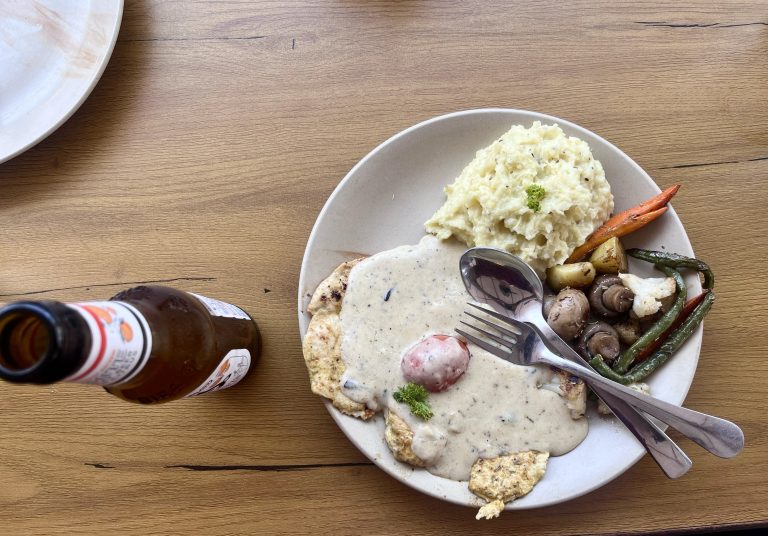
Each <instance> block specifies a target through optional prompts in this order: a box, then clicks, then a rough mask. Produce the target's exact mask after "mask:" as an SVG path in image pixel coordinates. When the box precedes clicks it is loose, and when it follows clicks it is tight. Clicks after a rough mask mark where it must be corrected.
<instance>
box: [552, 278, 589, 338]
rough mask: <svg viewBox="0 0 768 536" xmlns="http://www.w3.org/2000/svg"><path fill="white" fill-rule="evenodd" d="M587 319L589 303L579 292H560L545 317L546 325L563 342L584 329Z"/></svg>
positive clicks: (566, 290) (570, 289)
mask: <svg viewBox="0 0 768 536" xmlns="http://www.w3.org/2000/svg"><path fill="white" fill-rule="evenodd" d="M588 318H589V302H588V301H587V297H586V296H585V295H584V293H583V292H582V291H580V290H576V289H575V288H566V289H563V290H561V291H560V292H559V293H558V295H557V297H556V298H555V302H554V303H553V304H552V307H551V308H550V310H549V314H548V315H547V323H548V324H549V326H550V327H551V328H552V329H553V330H554V331H555V333H557V334H558V335H560V336H561V337H562V338H563V339H564V340H566V341H570V340H573V339H574V338H576V336H577V335H578V334H579V333H580V332H581V330H582V329H584V326H585V325H586V324H587V319H588Z"/></svg>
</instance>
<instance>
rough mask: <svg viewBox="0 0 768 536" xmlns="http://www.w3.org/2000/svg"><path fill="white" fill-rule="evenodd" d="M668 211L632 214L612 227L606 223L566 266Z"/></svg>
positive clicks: (579, 248) (590, 237)
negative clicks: (609, 240) (604, 243)
mask: <svg viewBox="0 0 768 536" xmlns="http://www.w3.org/2000/svg"><path fill="white" fill-rule="evenodd" d="M666 211H667V207H661V208H660V209H658V210H654V211H652V212H647V213H645V214H640V215H636V214H630V215H629V216H628V217H626V218H625V219H623V220H621V221H619V222H617V223H615V224H612V225H610V226H609V225H608V223H607V222H606V223H605V224H604V225H603V226H602V227H600V228H599V229H598V230H597V231H595V232H594V233H592V234H591V235H589V237H588V238H587V241H586V242H584V243H583V244H582V245H580V246H579V247H577V248H576V249H575V250H573V253H571V256H570V257H568V259H566V261H565V262H566V264H568V263H573V262H578V261H579V260H581V258H582V257H584V255H586V254H587V253H589V252H590V251H592V250H593V249H595V248H597V246H599V245H600V244H602V243H603V242H605V241H606V240H608V239H610V238H613V237H614V236H615V237H617V238H619V237H622V236H624V235H628V234H629V233H631V232H634V231H637V230H638V229H640V228H641V227H644V226H645V225H646V224H648V223H650V222H652V221H653V220H655V219H656V218H658V217H659V216H661V215H662V214H664V213H665V212H666ZM611 219H613V218H611ZM609 221H610V220H609Z"/></svg>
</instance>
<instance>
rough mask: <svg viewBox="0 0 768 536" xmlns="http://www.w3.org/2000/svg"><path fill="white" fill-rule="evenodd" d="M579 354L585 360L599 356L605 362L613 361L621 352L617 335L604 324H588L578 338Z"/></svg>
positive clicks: (610, 327)
mask: <svg viewBox="0 0 768 536" xmlns="http://www.w3.org/2000/svg"><path fill="white" fill-rule="evenodd" d="M578 349H579V352H580V353H581V355H582V356H584V357H585V358H586V359H591V358H592V357H594V356H596V355H598V354H599V355H601V356H602V357H603V359H604V360H606V361H613V360H614V359H616V357H618V355H619V352H620V351H621V346H620V345H619V334H618V333H616V330H615V329H613V327H612V326H610V325H609V324H606V323H605V322H602V321H600V322H595V323H594V324H589V325H588V326H587V328H586V329H585V330H584V332H583V333H582V334H581V337H579V345H578Z"/></svg>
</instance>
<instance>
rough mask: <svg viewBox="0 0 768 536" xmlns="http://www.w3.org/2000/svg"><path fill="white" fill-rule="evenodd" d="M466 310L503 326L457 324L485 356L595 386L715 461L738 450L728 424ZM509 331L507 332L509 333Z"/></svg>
mask: <svg viewBox="0 0 768 536" xmlns="http://www.w3.org/2000/svg"><path fill="white" fill-rule="evenodd" d="M469 305H470V306H472V307H475V308H476V309H479V310H481V311H482V312H483V313H485V314H486V315H488V316H490V317H493V318H496V319H498V320H500V321H501V322H503V324H501V325H500V324H499V323H497V322H492V321H491V320H489V319H488V318H487V317H486V318H484V317H481V316H478V315H475V314H472V313H470V312H468V311H465V312H464V314H466V315H467V316H469V317H471V318H473V319H475V320H476V321H477V322H480V323H482V324H484V325H485V326H489V327H491V328H493V329H494V330H495V331H496V332H497V333H498V334H499V335H496V334H494V333H491V332H489V331H487V330H486V329H484V328H482V327H478V326H477V325H476V324H472V323H469V322H465V321H463V320H462V321H461V323H462V324H464V325H465V326H468V327H470V328H472V329H473V330H474V331H476V332H477V333H479V334H480V335H481V336H477V335H472V334H469V333H467V332H465V331H463V330H461V329H458V328H457V329H456V333H458V334H459V335H461V336H462V337H464V338H466V339H467V340H468V341H470V342H472V343H474V344H476V345H477V346H479V347H480V348H482V349H484V350H486V351H488V352H490V353H491V354H493V355H495V356H497V357H500V358H502V359H504V360H505V361H509V362H510V363H514V364H516V365H535V364H539V363H543V364H547V365H551V366H554V367H557V368H559V369H561V370H564V371H566V372H568V373H570V374H573V375H574V376H578V377H579V378H582V379H583V380H584V381H586V382H587V383H589V384H590V385H595V386H599V387H600V388H601V389H603V390H605V391H608V392H609V393H612V394H614V395H615V396H617V397H619V398H621V399H623V400H624V401H625V402H627V403H628V404H630V405H632V406H633V407H635V408H637V409H639V410H642V411H644V412H646V413H648V414H649V415H653V416H654V417H656V418H657V419H659V420H660V421H662V422H665V423H667V424H668V425H670V426H671V427H673V428H675V429H677V430H678V431H679V432H680V433H682V434H683V435H685V436H686V437H688V438H689V439H691V440H692V441H694V442H695V443H697V444H698V445H700V446H701V447H703V448H704V449H706V450H708V451H709V452H711V453H712V454H715V455H716V456H720V457H721V458H731V457H733V456H735V455H736V454H738V453H739V452H740V451H741V449H742V448H743V447H744V433H743V432H742V431H741V429H740V428H739V427H738V426H736V425H735V424H733V423H732V422H730V421H726V420H725V419H720V418H718V417H714V416H712V415H707V414H705V413H699V412H697V411H693V410H691V409H687V408H684V407H679V406H675V405H674V404H670V403H669V402H664V401H663V400H659V399H657V398H653V397H651V396H647V395H644V394H641V393H639V392H637V391H635V390H633V389H630V388H628V387H625V386H623V385H621V384H619V383H616V382H614V381H612V380H609V379H607V378H604V377H602V376H600V375H599V374H597V373H596V372H594V371H593V370H591V369H589V368H586V367H583V366H581V365H579V364H577V363H574V362H572V361H568V360H566V359H563V358H562V357H560V356H558V355H556V354H554V353H552V352H551V351H550V350H549V349H548V348H547V347H546V345H545V344H544V343H543V342H542V340H541V337H540V336H539V334H538V332H537V331H535V330H534V329H533V328H532V327H531V326H529V325H528V324H526V323H524V322H520V321H518V320H514V319H512V318H508V317H506V316H504V315H502V314H499V313H497V312H495V311H491V310H488V309H485V308H483V307H480V306H478V305H475V304H473V303H470V304H469ZM510 327H511V328H513V329H510ZM513 330H514V331H513ZM490 341H493V342H490Z"/></svg>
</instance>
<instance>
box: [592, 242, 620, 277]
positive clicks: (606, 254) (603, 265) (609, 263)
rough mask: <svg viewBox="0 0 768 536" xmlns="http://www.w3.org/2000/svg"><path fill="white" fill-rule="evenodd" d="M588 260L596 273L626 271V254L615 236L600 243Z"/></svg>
mask: <svg viewBox="0 0 768 536" xmlns="http://www.w3.org/2000/svg"><path fill="white" fill-rule="evenodd" d="M589 262H591V263H592V266H594V267H595V270H597V273H598V274H618V273H619V272H622V273H626V271H627V267H628V265H627V254H626V253H625V252H624V246H622V245H621V242H620V241H619V239H618V238H616V237H615V236H614V237H613V238H611V239H609V240H606V241H605V242H603V243H602V244H600V245H599V246H598V247H597V249H596V250H595V251H594V252H592V256H591V257H590V258H589Z"/></svg>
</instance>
